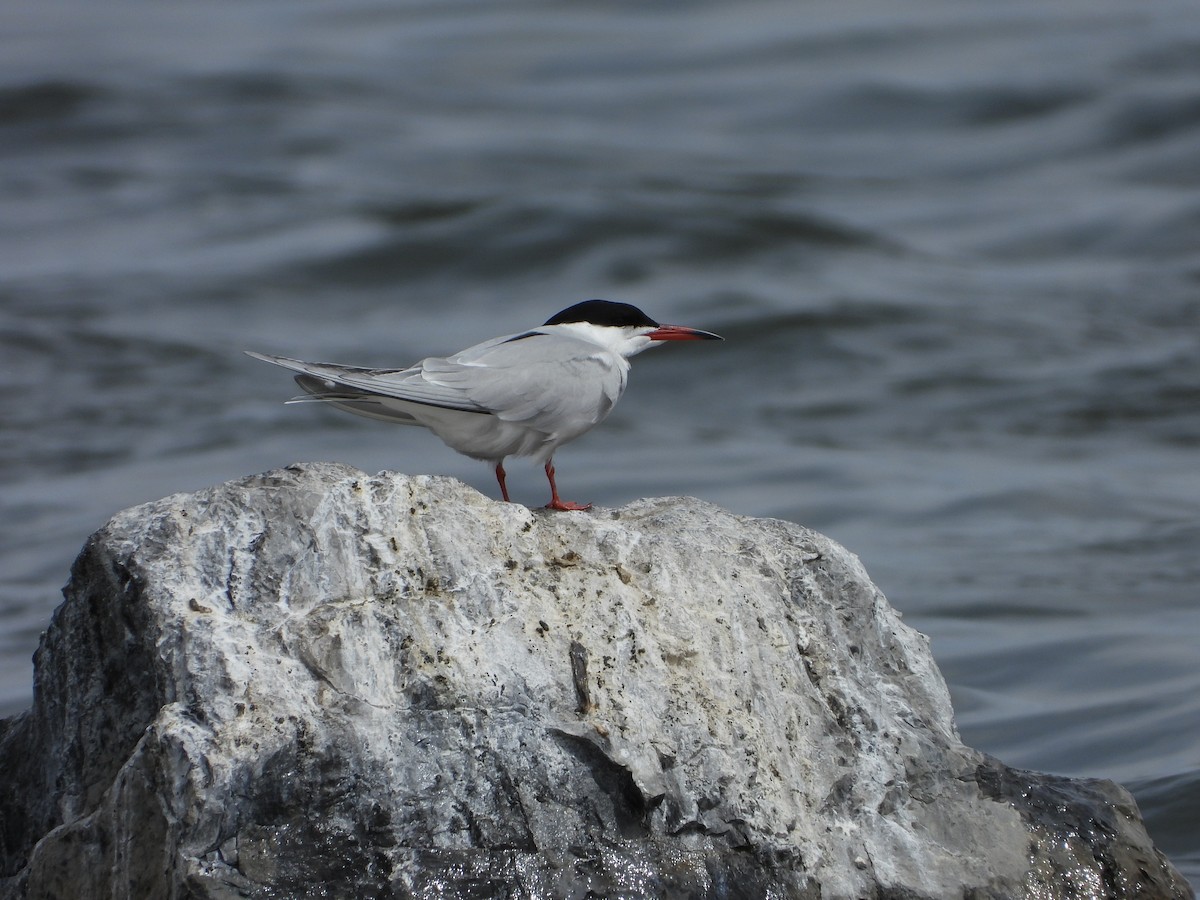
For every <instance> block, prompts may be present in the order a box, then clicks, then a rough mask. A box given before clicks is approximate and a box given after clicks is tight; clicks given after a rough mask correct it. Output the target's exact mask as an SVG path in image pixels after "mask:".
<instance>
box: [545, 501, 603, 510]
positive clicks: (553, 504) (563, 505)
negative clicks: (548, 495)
mask: <svg viewBox="0 0 1200 900" xmlns="http://www.w3.org/2000/svg"><path fill="white" fill-rule="evenodd" d="M591 508H592V504H590V503H572V502H571V501H570V500H560V499H559V498H558V497H555V498H554V499H553V500H551V501H550V502H549V503H547V504H546V509H557V510H560V511H562V512H582V511H583V510H585V509H591Z"/></svg>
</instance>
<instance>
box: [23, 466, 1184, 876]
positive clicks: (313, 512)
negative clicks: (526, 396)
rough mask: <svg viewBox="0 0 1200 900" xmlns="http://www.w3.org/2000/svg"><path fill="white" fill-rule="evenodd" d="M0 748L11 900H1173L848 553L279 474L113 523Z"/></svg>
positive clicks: (1116, 804) (722, 515) (739, 525)
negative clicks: (993, 734) (966, 741)
mask: <svg viewBox="0 0 1200 900" xmlns="http://www.w3.org/2000/svg"><path fill="white" fill-rule="evenodd" d="M36 673H37V674H36V701H35V704H34V707H33V709H32V710H30V711H29V712H27V713H25V714H24V715H22V716H18V717H16V718H14V719H10V720H7V721H6V722H5V723H3V726H2V731H0V773H2V774H0V780H2V785H0V840H2V846H0V850H2V851H3V854H2V859H0V863H2V866H3V868H2V869H0V878H2V879H3V880H0V895H3V896H6V897H31V898H32V897H37V898H42V897H47V898H48V897H56V898H68V897H69V898H80V900H86V898H100V897H105V898H108V897H118V896H119V897H135V898H138V897H146V898H225V897H242V896H252V897H405V898H408V897H413V898H443V897H448V898H458V897H462V898H468V897H469V898H491V897H497V898H501V897H502V898H542V897H547V898H549V897H563V898H584V897H622V898H635V897H654V898H660V897H730V898H733V897H745V898H763V897H778V898H801V897H812V898H816V897H822V898H839V897H845V898H853V897H879V898H883V897H888V898H918V897H974V898H985V897H997V898H999V897H1005V898H1008V897H1039V898H1042V897H1047V898H1050V897H1134V896H1137V897H1190V896H1191V891H1190V889H1189V888H1188V887H1187V885H1186V883H1185V882H1184V881H1183V879H1182V878H1181V877H1180V876H1179V875H1178V874H1177V873H1176V871H1175V870H1174V869H1173V868H1172V867H1171V865H1170V864H1169V863H1168V862H1167V861H1166V860H1165V859H1164V858H1163V856H1162V855H1161V854H1160V853H1158V851H1157V850H1155V848H1154V847H1153V845H1152V844H1151V842H1150V840H1149V839H1148V837H1147V836H1146V833H1145V830H1144V828H1143V826H1142V823H1141V820H1140V818H1139V816H1138V812H1137V809H1136V807H1135V806H1134V803H1133V801H1132V799H1131V798H1130V797H1129V795H1128V794H1127V793H1126V792H1125V791H1124V790H1122V789H1121V788H1119V787H1117V786H1116V785H1114V784H1111V783H1108V782H1096V781H1071V780H1067V779H1062V778H1053V777H1050V776H1044V775H1038V774H1034V773H1030V772H1022V771H1016V770H1012V769H1009V768H1007V767H1006V766H1004V765H1002V764H1001V763H999V762H998V761H996V760H994V759H991V758H988V757H986V756H984V755H983V754H981V753H978V752H976V751H974V750H971V749H969V748H967V747H965V746H963V745H962V743H961V741H960V740H959V738H958V735H957V733H956V731H955V728H954V724H953V719H952V710H951V707H950V701H949V696H948V694H947V691H946V687H945V684H944V682H943V680H942V678H941V675H940V674H939V672H938V670H937V668H936V666H935V665H934V663H933V660H932V658H931V656H930V653H929V649H928V646H927V642H926V639H925V638H924V637H923V636H922V635H920V634H918V633H917V632H915V631H913V630H912V629H910V628H908V627H906V626H905V625H903V624H902V623H901V622H900V619H899V616H898V614H897V613H896V612H895V610H893V609H892V608H891V607H890V606H889V605H888V603H887V601H886V600H885V599H884V597H883V595H882V594H881V593H880V592H879V590H878V589H877V588H876V587H875V586H874V585H873V584H872V583H871V581H870V580H869V578H868V577H867V575H866V573H865V572H864V571H863V569H862V567H861V565H860V563H859V561H858V560H857V558H856V557H854V556H853V555H852V554H850V553H848V552H847V551H846V550H844V549H843V548H841V547H840V546H838V545H837V544H835V543H834V542H832V541H831V540H829V539H828V538H826V537H823V536H822V535H820V534H817V533H815V532H812V531H809V530H807V529H805V528H802V527H800V526H798V525H793V524H790V523H787V522H780V521H773V520H763V519H751V518H744V517H740V516H734V515H731V514H730V513H728V512H725V511H723V510H721V509H718V508H715V507H713V506H710V505H707V504H704V503H701V502H699V501H696V500H690V499H678V498H670V499H653V500H642V501H639V502H636V503H632V504H630V505H628V506H626V507H624V508H622V509H618V510H597V511H595V512H592V513H589V514H552V513H545V512H541V511H530V510H528V509H526V508H524V507H522V506H518V505H515V504H504V503H497V502H492V501H490V500H488V499H487V498H485V497H483V496H482V495H480V494H478V493H476V492H475V491H473V490H471V489H469V488H467V487H465V486H464V485H462V484H460V483H458V482H456V481H453V480H450V479H446V478H427V477H419V478H411V477H406V476H403V475H396V474H391V473H383V474H380V475H377V476H368V475H366V474H364V473H362V472H358V471H354V470H352V469H348V468H346V467H342V466H336V465H305V466H293V467H289V468H287V469H284V470H280V471H276V472H270V473H267V474H265V475H261V476H257V477H253V478H247V479H244V480H241V481H238V482H234V483H230V484H226V485H222V486H219V487H216V488H213V489H211V490H207V491H202V492H199V493H196V494H189V495H183V494H181V495H177V496H173V497H168V498H166V499H164V500H161V501H159V502H157V503H151V504H148V505H146V506H141V507H138V508H136V509H131V510H126V511H125V512H122V513H120V514H118V515H117V516H116V517H115V518H113V520H112V521H111V522H109V523H108V524H107V525H106V526H105V527H104V528H102V529H101V530H100V531H99V532H97V533H96V534H95V535H94V536H93V537H92V538H91V539H90V540H89V542H88V544H87V546H86V547H85V548H84V550H83V552H82V553H81V554H80V556H79V559H78V560H77V561H76V563H75V567H74V570H73V573H72V577H71V581H70V584H69V585H68V587H67V589H66V602H65V603H63V605H62V606H60V607H59V609H58V610H57V611H56V612H55V614H54V618H53V621H52V623H51V625H50V627H49V629H48V630H47V632H46V635H45V637H44V638H43V641H42V644H41V647H40V648H39V650H38V652H37V656H36Z"/></svg>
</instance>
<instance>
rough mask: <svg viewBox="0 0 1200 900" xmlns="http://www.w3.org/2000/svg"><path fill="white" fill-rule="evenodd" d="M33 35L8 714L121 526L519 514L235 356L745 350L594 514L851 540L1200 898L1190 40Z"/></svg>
mask: <svg viewBox="0 0 1200 900" xmlns="http://www.w3.org/2000/svg"><path fill="white" fill-rule="evenodd" d="M4 18H5V26H4V30H3V38H2V39H3V52H2V53H0V326H2V327H0V554H2V556H0V622H2V627H0V713H3V714H11V713H13V712H16V711H18V710H20V709H22V708H24V707H25V706H27V705H28V703H29V699H30V682H31V666H30V661H29V658H30V654H31V653H32V651H33V649H34V647H35V646H36V644H37V640H38V635H39V633H40V631H41V630H42V629H43V628H44V627H45V625H46V623H47V621H48V618H49V615H50V612H51V610H52V609H53V608H54V606H55V605H56V604H57V603H58V602H59V594H58V590H59V588H60V587H61V585H62V583H63V582H64V581H65V579H66V575H67V570H68V567H69V564H70V561H71V559H72V558H73V556H74V554H75V553H76V552H77V550H78V549H79V547H80V546H81V545H82V543H83V541H84V540H85V538H86V537H87V535H88V534H89V533H90V532H91V531H92V530H94V529H95V528H97V527H99V526H100V525H101V524H102V523H103V522H104V521H105V520H106V519H107V518H108V516H109V515H111V514H112V513H113V512H115V511H116V510H118V509H120V508H123V507H126V506H130V505H133V504H136V503H140V502H142V501H146V500H150V499H154V498H157V497H159V496H162V495H165V494H168V493H172V492H175V491H184V490H192V489H195V488H199V487H202V486H204V485H207V484H212V483H215V482H219V481H224V480H227V479H232V478H236V477H239V476H242V475H245V474H249V473H253V472H258V471H262V470H265V469H269V468H273V467H276V466H280V465H284V464H287V463H289V462H292V461H295V460H313V459H336V460H341V461H345V462H348V463H351V464H354V465H357V466H360V467H362V468H364V469H366V470H368V471H377V470H379V469H385V468H390V469H398V470H402V471H406V472H412V473H419V472H438V473H446V474H451V475H455V476H458V477H460V478H463V479H465V480H467V481H469V482H470V483H471V484H473V485H475V486H477V487H478V488H479V489H481V490H483V491H485V492H488V493H490V494H494V493H495V486H494V483H493V481H492V477H491V474H490V472H489V471H488V470H487V468H486V467H484V466H481V465H479V464H477V463H473V462H471V461H469V460H466V459H462V458H459V457H457V456H455V455H453V454H452V453H450V452H449V451H447V450H445V449H444V448H443V447H442V446H441V445H440V444H439V443H438V442H437V441H436V440H435V439H434V438H432V437H431V436H429V435H426V434H421V433H415V432H411V431H408V430H403V429H394V428H388V427H387V426H384V425H381V424H377V423H373V422H369V421H366V420H358V419H355V418H353V417H345V416H339V415H337V414H336V413H332V412H328V413H327V412H324V411H321V410H317V409H313V408H307V407H306V408H296V407H284V406H282V405H281V404H280V403H279V401H280V400H282V399H284V398H285V397H287V396H290V395H291V393H292V392H293V388H292V386H291V383H290V381H289V380H288V379H287V377H286V375H284V373H282V372H278V371H274V370H272V369H270V368H269V367H267V366H264V365H263V364H261V363H258V362H255V361H253V360H250V359H247V358H246V357H244V356H242V355H241V354H240V350H241V349H243V348H247V347H250V348H256V349H259V350H264V351H267V352H281V353H286V354H288V355H293V356H301V357H307V358H311V359H328V360H334V361H341V362H350V363H363V364H381V365H387V364H392V365H394V364H400V363H407V362H410V361H412V360H414V359H416V358H418V357H420V356H423V355H428V354H430V353H445V352H449V351H453V350H455V349H458V348H460V347H463V346H466V345H467V344H469V343H472V342H474V341H476V340H479V339H483V338H486V337H490V336H492V335H494V334H500V333H504V332H507V331H512V330H517V329H520V328H523V327H526V326H528V325H530V324H535V323H538V322H541V321H543V320H544V319H545V318H546V317H548V316H549V315H550V314H551V313H553V312H555V311H557V310H558V309H560V308H562V307H565V306H567V305H570V304H571V303H574V302H576V301H577V300H581V299H585V298H587V297H592V296H602V297H609V298H613V299H623V300H627V301H630V302H634V303H637V304H638V305H640V306H642V307H643V308H645V309H646V310H647V311H648V312H650V313H651V314H652V315H654V316H656V317H658V318H660V319H662V320H664V321H670V322H681V323H683V324H691V325H695V326H697V327H701V328H706V329H711V330H715V331H718V332H721V333H723V334H725V336H726V337H727V338H728V341H727V342H726V343H725V344H722V345H716V346H713V345H678V346H672V347H667V348H663V349H660V350H657V351H655V352H654V353H649V354H646V355H644V356H642V357H639V358H638V359H637V360H636V361H635V365H634V373H633V378H632V385H631V388H630V391H629V393H628V394H627V395H626V397H625V399H624V400H623V401H622V403H621V405H620V407H618V410H617V412H616V413H615V414H614V416H613V417H612V419H610V420H609V422H607V423H605V425H604V426H603V427H602V428H601V429H599V430H597V431H596V432H594V433H592V434H590V435H588V436H587V437H585V438H583V439H582V440H581V441H579V442H578V443H576V444H574V445H571V446H569V447H568V448H566V449H564V450H563V451H562V452H561V453H560V454H559V458H558V460H557V463H558V469H559V480H560V484H561V486H562V488H563V493H564V496H566V497H568V498H571V499H576V500H591V501H595V502H597V503H600V504H603V505H617V504H620V503H623V502H625V501H628V500H630V499H632V498H634V497H638V496H642V495H646V494H691V495H696V496H699V497H702V498H705V499H708V500H711V501H714V502H716V503H719V504H721V505H723V506H726V507H728V508H731V509H733V510H735V511H738V512H743V513H747V514H753V515H766V516H778V517H782V518H787V519H791V520H794V521H798V522H802V523H804V524H807V525H811V526H813V527H816V528H818V529H820V530H822V531H825V532H827V533H829V534H831V535H832V536H834V537H835V538H837V539H839V540H841V541H842V542H843V543H845V544H846V545H847V546H849V547H850V548H851V549H852V550H854V551H855V552H857V553H858V554H859V555H860V556H861V557H862V559H863V561H864V562H865V564H866V566H867V568H868V570H869V571H870V572H871V573H872V575H873V577H874V578H875V579H876V581H877V582H878V583H879V584H880V586H881V587H882V588H883V589H884V590H885V592H886V593H887V594H888V596H889V598H890V599H891V601H892V602H893V604H894V605H895V606H896V607H898V608H899V609H900V610H902V611H904V613H905V614H906V617H907V620H908V621H909V622H910V623H912V624H913V625H915V626H916V627H918V628H920V629H921V630H922V631H925V632H926V633H928V634H929V635H931V636H932V638H933V649H934V654H935V656H936V657H937V660H938V662H939V664H940V665H941V667H942V670H943V671H944V673H945V675H946V677H947V679H948V680H949V682H950V684H951V686H952V690H953V692H954V696H955V705H956V710H957V712H958V719H959V724H960V727H961V730H962V733H963V737H964V739H965V740H966V741H967V742H968V743H969V744H971V745H973V746H976V747H979V748H981V749H984V750H987V751H989V752H991V753H994V754H996V755H997V756H999V757H1000V758H1002V759H1003V760H1005V761H1006V762H1008V763H1010V764H1013V765H1019V766H1025V767H1029V768H1033V769H1038V770H1043V771H1051V772H1059V773H1065V774H1069V775H1076V776H1100V777H1108V778H1114V779H1117V780H1119V781H1121V782H1123V783H1125V784H1126V785H1128V786H1129V787H1131V788H1132V789H1133V790H1134V792H1135V794H1136V796H1137V797H1138V799H1139V802H1140V804H1141V806H1142V809H1143V812H1144V813H1145V815H1146V816H1147V819H1148V822H1149V826H1150V830H1151V833H1152V834H1153V836H1154V837H1155V839H1156V841H1157V842H1158V843H1159V845H1160V847H1161V848H1163V849H1164V850H1165V851H1166V852H1167V853H1168V854H1169V855H1170V856H1171V857H1172V859H1173V860H1174V861H1175V862H1176V863H1177V864H1178V865H1179V866H1180V867H1181V868H1182V869H1183V870H1184V871H1185V873H1186V874H1188V875H1189V876H1190V877H1191V878H1192V879H1193V880H1197V879H1200V813H1198V812H1197V810H1198V809H1200V742H1198V740H1197V738H1198V735H1200V650H1198V649H1197V635H1198V634H1200V608H1198V604H1197V599H1198V597H1197V593H1198V591H1197V585H1198V584H1200V553H1198V552H1197V551H1198V549H1200V467H1198V466H1197V454H1198V451H1200V15H1198V14H1197V12H1196V9H1195V5H1194V3H1191V2H1183V0H1181V2H1165V0H1164V2H1159V0H1150V2H1143V3H1139V4H1136V5H1135V4H1129V3H1126V2H1115V0H1081V2H1052V3H1045V2H1037V3H1034V2H1015V3H1007V4H971V3H961V2H955V3H951V2H941V0H917V2H913V3H908V4H903V5H900V6H897V5H896V4H891V3H884V2H882V0H877V2H850V3H846V2H836V3H835V2H832V0H816V2H810V3H805V4H797V3H795V2H790V0H789V2H783V0H750V2H746V3H740V4H725V3H716V2H711V3H704V2H690V3H683V2H680V3H672V4H658V5H655V6H648V5H645V4H633V3H615V2H609V3H595V4H588V5H587V6H586V7H584V6H581V5H578V4H576V5H568V4H553V3H547V2H534V0H513V2H508V3H505V4H494V3H482V2H471V0H437V2H424V3H422V2H393V3H382V2H377V3H371V2H366V0H348V2H343V3H339V4H336V5H331V4H324V3H290V4H277V3H273V2H267V0H244V2H240V3H237V4H171V3H165V4H164V3H157V2H149V0H109V2H106V3H103V4H96V3H90V2H84V0H51V2H47V0H37V2H34V0H14V2H10V3H9V4H8V5H7V6H6V11H5V15H4ZM509 471H510V488H511V489H512V491H513V494H514V497H516V498H518V499H520V500H523V501H526V502H530V503H541V502H544V501H545V499H546V496H545V495H546V489H545V485H544V481H543V479H542V477H541V474H540V472H538V471H536V470H534V469H532V468H531V467H529V466H527V465H525V464H523V463H522V462H520V461H514V463H513V464H512V465H510V466H509Z"/></svg>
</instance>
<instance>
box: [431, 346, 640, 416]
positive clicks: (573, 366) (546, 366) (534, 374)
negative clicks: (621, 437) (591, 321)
mask: <svg viewBox="0 0 1200 900" xmlns="http://www.w3.org/2000/svg"><path fill="white" fill-rule="evenodd" d="M421 370H422V376H423V378H424V379H425V380H426V381H427V382H429V383H431V384H436V385H440V386H443V387H446V388H450V389H454V390H459V391H461V392H462V395H463V396H464V397H466V398H467V399H468V400H470V401H471V402H472V403H475V404H478V405H479V406H481V407H484V408H485V409H487V410H489V411H490V412H491V413H492V414H493V415H495V416H496V417H498V418H500V419H502V420H504V421H506V422H521V423H523V424H526V425H529V426H531V427H533V428H536V429H538V430H539V431H544V432H546V433H555V432H558V431H560V430H563V429H564V428H566V429H568V430H578V427H580V426H586V427H590V426H591V425H594V424H596V423H597V422H599V421H600V420H601V419H603V418H604V417H605V416H606V415H608V412H609V410H610V409H612V406H613V404H614V403H616V402H617V400H618V399H619V398H620V396H621V393H622V392H623V391H624V390H625V382H626V374H627V372H628V364H627V363H626V362H625V360H624V359H623V358H622V357H620V356H619V355H617V354H615V353H612V352H610V351H608V350H605V349H604V348H602V347H598V346H596V345H595V344H591V343H588V342H587V341H581V340H577V339H575V338H572V337H569V336H565V335H562V334H555V333H549V334H547V333H545V332H541V331H536V330H535V331H530V332H526V333H525V334H520V335H516V336H513V337H507V338H498V339H496V340H494V341H488V342H487V343H484V344H480V345H478V346H476V347H471V348H470V349H468V350H464V351H462V352H461V353H456V354H455V355H454V356H451V357H449V358H447V359H427V360H424V361H423V362H422V363H421Z"/></svg>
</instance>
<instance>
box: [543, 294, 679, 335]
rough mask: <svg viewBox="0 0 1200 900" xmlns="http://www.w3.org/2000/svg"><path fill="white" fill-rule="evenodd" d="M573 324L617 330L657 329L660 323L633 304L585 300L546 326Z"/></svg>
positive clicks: (556, 316)
mask: <svg viewBox="0 0 1200 900" xmlns="http://www.w3.org/2000/svg"><path fill="white" fill-rule="evenodd" d="M571 322H587V323H589V324H591V325H609V326H612V327H615V328H622V327H625V326H632V327H634V328H642V327H645V328H657V327H658V323H657V322H655V321H654V320H653V319H652V318H650V317H649V316H648V315H646V314H645V313H644V312H642V311H641V310H640V309H638V308H637V307H636V306H634V305H633V304H632V303H616V302H614V301H612V300H584V301H583V302H582V303H576V304H575V305H574V306H568V307H567V308H566V309H564V310H563V311H562V312H559V313H555V314H554V315H552V316H551V317H550V318H549V319H547V320H546V321H545V323H544V324H545V325H567V324H569V323H571Z"/></svg>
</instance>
